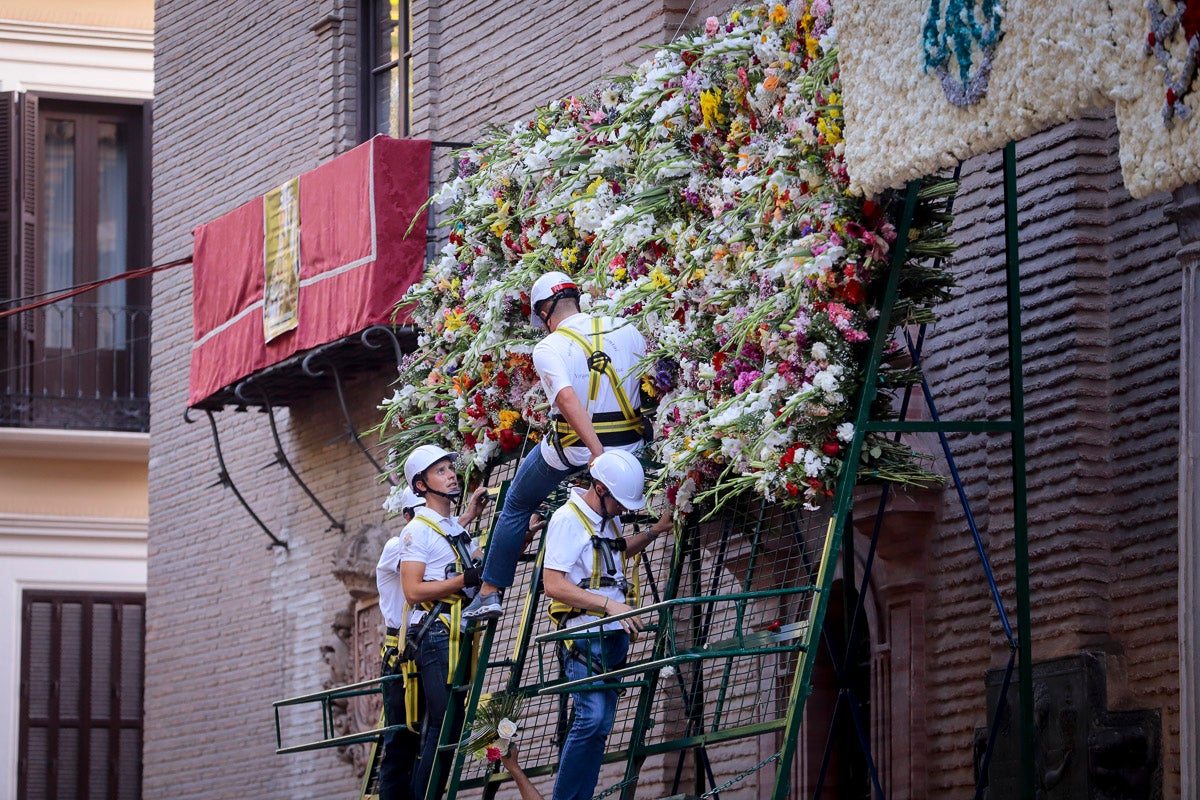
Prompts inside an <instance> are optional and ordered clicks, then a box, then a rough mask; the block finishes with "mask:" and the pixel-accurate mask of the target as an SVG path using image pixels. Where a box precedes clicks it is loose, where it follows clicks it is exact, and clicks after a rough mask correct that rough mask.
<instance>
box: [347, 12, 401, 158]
mask: <svg viewBox="0 0 1200 800" xmlns="http://www.w3.org/2000/svg"><path fill="white" fill-rule="evenodd" d="M397 1H398V5H399V16H400V19H399V20H398V21H397V22H396V27H397V28H399V31H400V48H399V50H400V52H399V56H398V57H397V58H393V59H389V60H387V61H386V62H384V63H379V62H380V53H379V48H378V44H379V41H380V39H381V38H382V37H381V36H380V31H379V28H378V27H377V24H378V19H379V17H378V15H377V14H376V11H377V10H378V9H379V6H380V5H381V4H384V3H388V4H389V5H390V0H360V3H359V19H360V21H361V24H360V26H359V28H360V37H359V43H360V48H359V53H360V59H359V82H358V87H359V97H360V98H361V103H360V104H359V108H360V113H359V137H358V138H359V141H362V142H365V141H368V140H369V139H371V137H373V136H375V135H377V134H379V133H387V135H389V136H395V137H397V138H406V137H408V136H409V135H410V133H411V130H412V129H411V122H412V119H411V118H412V92H411V79H412V57H413V48H412V38H413V37H412V32H413V31H412V5H411V0H397ZM393 71H395V72H397V73H398V74H399V86H400V94H399V97H398V98H397V104H398V117H399V125H398V130H395V131H392V130H387V131H381V130H380V123H381V120H380V119H379V109H378V107H377V105H376V101H375V98H376V89H377V88H378V85H379V82H380V81H381V80H385V79H386V78H385V76H388V75H390V74H391V73H392V72H393Z"/></svg>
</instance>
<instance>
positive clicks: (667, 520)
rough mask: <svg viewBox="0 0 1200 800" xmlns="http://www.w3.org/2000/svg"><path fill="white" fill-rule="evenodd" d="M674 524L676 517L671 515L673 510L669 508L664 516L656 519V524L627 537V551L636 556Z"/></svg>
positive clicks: (628, 553)
mask: <svg viewBox="0 0 1200 800" xmlns="http://www.w3.org/2000/svg"><path fill="white" fill-rule="evenodd" d="M673 524H674V519H673V518H672V516H671V512H670V511H669V510H667V511H664V512H663V514H662V516H661V517H659V518H658V519H657V520H655V522H654V524H653V525H651V526H650V527H649V528H647V529H646V530H644V531H642V532H641V533H638V534H636V535H634V536H626V537H625V553H626V554H627V555H631V556H636V555H637V554H638V553H640V552H642V551H643V550H645V549H646V548H647V547H649V546H650V543H651V542H653V541H654V540H655V539H657V538H658V537H659V536H662V535H663V534H664V533H666V532H667V531H669V530H670V529H671V526H672V525H673Z"/></svg>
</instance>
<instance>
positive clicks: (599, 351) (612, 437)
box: [554, 318, 644, 448]
mask: <svg viewBox="0 0 1200 800" xmlns="http://www.w3.org/2000/svg"><path fill="white" fill-rule="evenodd" d="M554 333H561V334H562V335H563V336H565V337H567V338H568V339H570V340H571V341H572V342H574V343H575V344H577V345H579V346H580V347H581V348H582V349H583V352H584V353H586V354H587V362H588V371H589V372H590V373H591V377H590V378H589V380H588V404H589V408H590V404H591V403H594V402H595V401H596V396H597V395H598V394H599V392H600V375H601V374H603V375H605V376H607V377H608V382H609V384H610V385H611V386H612V390H613V394H614V395H615V396H616V398H617V405H619V406H620V407H621V410H620V411H614V412H602V413H598V414H592V428H594V429H595V431H596V436H597V437H599V439H600V443H601V444H603V445H605V446H606V447H607V446H611V445H622V444H633V443H634V442H636V441H638V440H639V439H641V438H642V431H643V430H644V425H643V422H642V411H641V409H640V408H637V407H635V406H634V405H633V404H632V403H631V402H629V395H627V394H626V393H625V387H624V386H622V385H621V379H620V377H619V376H618V375H617V371H616V369H615V368H614V367H613V365H612V359H611V358H610V357H609V356H608V354H607V353H605V352H604V333H603V331H602V330H601V328H600V320H599V319H597V318H593V319H592V341H591V342H590V343H589V342H588V340H587V339H585V338H583V336H582V335H580V334H579V333H577V332H576V331H573V330H570V329H568V328H566V327H563V326H559V327H558V328H557V329H556V330H555V331H554ZM554 435H555V442H556V446H557V447H559V448H563V447H572V446H574V445H576V444H578V443H579V434H578V433H576V432H575V430H574V429H573V428H572V427H571V424H570V423H569V422H567V421H566V419H564V418H563V417H562V415H560V414H556V415H555V417H554Z"/></svg>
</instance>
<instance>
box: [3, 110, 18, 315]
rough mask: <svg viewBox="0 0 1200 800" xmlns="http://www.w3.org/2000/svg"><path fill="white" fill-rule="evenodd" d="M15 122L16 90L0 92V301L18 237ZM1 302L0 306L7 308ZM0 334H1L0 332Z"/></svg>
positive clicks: (8, 287) (7, 292)
mask: <svg viewBox="0 0 1200 800" xmlns="http://www.w3.org/2000/svg"><path fill="white" fill-rule="evenodd" d="M18 130H19V125H18V122H17V94H16V92H0V303H3V301H5V300H8V299H10V298H12V297H15V296H16V295H15V293H14V292H13V288H14V287H13V274H14V273H15V272H16V261H15V259H16V254H17V250H18V248H17V247H16V241H17V237H18V231H17V225H16V217H15V216H14V209H15V208H16V206H17V185H16V182H15V180H16V179H15V173H16V170H17V142H16V136H17V131H18ZM7 307H8V305H7V304H6V303H5V304H3V305H0V308H7ZM0 335H3V334H2V333H0Z"/></svg>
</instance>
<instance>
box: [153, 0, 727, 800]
mask: <svg viewBox="0 0 1200 800" xmlns="http://www.w3.org/2000/svg"><path fill="white" fill-rule="evenodd" d="M545 5H546V6H550V7H553V9H557V10H549V11H547V10H545V9H537V13H533V11H532V10H531V8H530V4H520V3H513V2H509V3H500V4H485V5H482V6H481V5H479V4H468V3H464V2H457V3H433V2H416V3H414V4H413V7H414V46H415V52H414V68H415V70H414V71H415V75H414V95H413V105H414V109H415V113H414V124H413V129H414V135H422V136H428V137H430V138H435V139H443V140H445V139H458V140H464V139H465V140H470V139H472V138H474V137H476V136H477V135H479V133H480V131H481V129H482V126H483V125H484V124H486V123H489V122H501V123H506V122H509V121H511V120H513V119H516V118H518V117H520V116H521V115H523V114H525V113H527V112H528V110H529V109H531V108H532V107H533V106H534V105H535V104H536V103H543V102H549V101H551V100H553V99H555V98H557V97H559V96H561V95H563V94H566V93H569V92H571V91H578V90H580V89H582V88H584V87H585V86H587V85H588V84H590V83H592V82H594V81H595V80H597V79H598V78H599V77H600V76H601V75H603V74H605V73H608V72H612V71H615V70H617V69H619V68H620V65H621V64H622V63H623V62H624V61H626V60H634V61H636V60H639V59H640V58H641V56H642V52H641V50H640V49H639V47H638V46H639V45H640V44H641V43H643V42H655V41H663V40H664V39H665V38H668V37H669V35H670V34H673V33H674V31H675V29H676V27H677V26H678V24H679V21H680V19H681V17H682V13H683V10H684V9H685V8H686V4H684V3H683V2H682V0H671V2H666V3H663V4H662V5H661V6H659V7H653V6H652V7H651V8H650V9H649V10H647V8H646V7H645V4H642V3H636V2H632V0H626V2H620V3H614V2H607V3H602V2H593V3H588V4H545ZM698 5H700V4H698ZM710 5H711V4H710ZM697 13H698V9H693V11H692V15H691V17H690V18H689V19H690V20H692V22H690V23H689V25H691V24H695V20H696V19H697V18H698V17H697ZM709 13H711V12H709ZM156 14H157V16H156V39H155V46H156V54H155V55H156V66H157V72H156V90H155V96H156V104H155V136H154V170H155V172H154V181H155V193H154V231H155V234H154V236H155V238H154V258H155V261H156V262H161V261H165V260H168V259H171V258H177V257H180V256H183V255H186V254H188V253H190V251H191V236H190V233H191V230H192V229H193V228H194V227H195V226H196V225H197V224H200V223H202V222H206V221H208V220H211V219H213V218H215V217H217V216H219V215H220V214H222V213H224V212H226V211H228V210H230V209H232V208H233V207H235V206H237V205H239V204H241V203H243V202H245V201H246V200H248V199H250V198H251V197H254V196H256V195H259V194H262V193H263V192H265V191H267V190H269V189H271V188H272V187H274V186H277V185H279V184H280V183H281V182H283V181H284V180H286V179H288V178H291V177H293V176H295V175H297V174H299V173H301V172H304V171H306V170H309V169H312V168H313V167H315V166H317V165H318V164H320V163H322V162H323V161H325V160H327V159H329V158H331V157H332V156H334V155H336V154H338V153H340V152H343V151H345V150H347V149H349V148H350V147H351V146H353V144H355V141H354V137H355V135H356V131H355V124H356V115H357V113H358V108H359V102H360V98H357V97H356V84H355V77H356V76H355V72H354V68H355V67H354V64H355V59H356V58H357V51H356V42H355V32H356V30H357V16H358V4H357V2H354V1H353V0H325V1H324V2H321V3H319V4H314V3H304V2H299V0H271V1H268V2H263V3H258V4H254V5H252V6H245V5H244V4H234V3H224V4H213V3H208V2H199V0H179V1H178V2H170V3H167V2H159V3H158V4H157V9H156ZM699 19H700V20H701V21H702V17H701V18H699ZM668 27H669V28H670V30H669V31H668V30H667V29H668ZM154 307H155V326H154V340H153V355H152V378H151V384H152V385H151V418H152V425H153V429H154V433H155V435H154V437H153V443H152V445H151V478H150V484H151V485H150V504H151V512H150V528H151V535H150V545H149V550H150V567H149V569H150V585H149V588H148V605H149V612H148V615H149V619H148V631H147V672H148V681H147V684H148V685H147V690H146V749H145V764H146V766H145V796H147V797H178V798H188V797H196V798H200V797H204V798H225V797H236V796H242V795H247V794H250V793H253V794H254V795H256V796H259V797H278V798H294V797H326V796H328V797H334V796H342V795H348V794H349V792H350V791H352V788H351V787H352V786H353V785H354V781H355V779H354V775H353V771H352V768H351V767H350V766H349V765H348V764H346V763H344V762H343V761H341V760H339V759H338V757H337V755H336V753H334V752H333V751H329V750H323V751H316V752H313V753H309V754H303V755H292V756H275V755H274V748H275V743H274V740H273V735H272V729H273V716H272V709H271V702H272V701H274V700H277V699H282V698H285V697H289V696H294V695H297V694H302V693H306V692H310V691H314V690H316V689H319V688H321V687H322V686H323V685H325V684H326V683H327V682H328V680H329V674H330V670H329V667H328V665H327V664H326V663H325V661H324V660H323V658H322V646H323V645H327V644H328V643H329V640H330V638H331V637H332V633H331V632H330V629H329V625H330V623H331V622H332V620H333V617H334V615H335V614H336V613H337V612H338V611H340V610H343V609H345V608H346V607H347V605H348V603H349V602H350V597H349V595H348V594H347V592H346V589H345V587H344V586H343V585H342V584H341V583H340V582H339V581H338V580H337V579H335V578H334V577H333V576H332V574H331V572H330V565H331V562H332V561H333V559H334V556H335V553H336V552H337V548H338V545H339V544H340V543H341V541H342V534H340V533H338V532H337V531H329V530H327V525H328V522H327V520H326V519H325V518H324V517H323V516H322V515H321V514H320V513H319V512H318V511H317V510H316V509H315V508H314V507H313V506H312V504H311V503H310V502H309V500H308V498H307V497H306V496H305V495H304V494H303V492H302V491H301V490H300V489H299V488H298V487H297V486H296V485H295V484H294V483H293V482H291V481H290V480H289V479H288V478H287V477H286V475H285V474H284V471H283V469H282V468H280V467H268V468H266V469H262V467H263V466H264V465H265V464H267V463H268V462H269V461H270V460H271V454H272V452H273V450H274V444H273V442H272V441H271V438H270V434H269V430H268V427H267V424H266V420H265V418H263V417H262V416H261V415H259V414H247V415H242V414H237V413H235V412H232V411H228V412H225V413H222V414H219V415H218V424H219V427H220V431H221V440H222V444H223V446H224V453H225V458H226V461H227V464H228V466H229V471H230V473H231V475H232V476H233V479H234V480H235V481H236V483H237V485H238V487H239V488H240V489H241V491H242V492H243V494H244V495H245V496H246V498H247V500H248V501H249V503H250V504H251V506H252V507H253V508H254V509H255V510H256V511H257V512H258V513H259V515H260V516H261V517H262V518H263V520H264V522H265V523H266V524H267V525H268V526H269V527H271V528H272V530H273V531H274V532H275V533H276V535H278V536H280V537H281V538H283V539H285V540H287V541H288V543H289V546H290V549H288V550H287V551H283V550H279V549H268V547H267V545H268V542H269V540H268V538H267V537H266V535H265V534H264V533H262V531H261V530H259V529H258V528H257V526H256V525H255V524H254V523H253V521H252V520H251V519H250V518H249V516H248V515H247V514H246V513H245V512H244V511H243V510H242V509H241V508H240V507H239V506H238V505H237V503H236V501H235V500H234V498H233V496H232V494H231V493H230V492H229V491H228V490H226V489H223V488H221V487H212V486H210V484H211V483H212V482H213V480H214V479H215V478H216V475H217V469H218V467H217V462H216V458H215V455H214V452H213V447H212V442H211V438H210V434H209V429H208V425H207V421H206V420H205V418H204V416H203V415H202V414H201V415H196V417H195V418H196V419H197V424H192V425H188V424H186V423H185V422H184V419H183V412H184V407H185V403H186V397H187V371H188V363H189V362H188V359H189V348H190V341H191V333H192V328H191V276H190V273H189V272H188V271H187V270H186V269H184V270H182V271H176V272H174V273H165V274H163V275H160V276H158V279H157V280H156V281H155V284H154ZM386 386H387V376H386V372H385V373H381V374H380V375H377V376H374V377H368V378H365V379H363V380H360V381H359V382H358V383H357V384H354V385H353V386H352V387H351V390H350V394H351V397H352V413H353V415H354V417H355V419H356V421H357V422H358V423H359V426H360V427H366V426H367V425H369V424H373V423H374V421H375V419H376V412H375V404H376V403H377V401H378V400H379V399H380V398H382V397H383V396H384V394H385V390H386ZM276 414H277V419H278V425H279V430H280V435H281V438H282V442H283V447H284V449H285V450H286V451H287V453H288V455H289V457H290V458H291V460H292V461H293V463H294V464H295V465H296V467H297V469H298V471H299V472H300V474H301V476H302V477H303V478H304V479H305V480H306V481H307V482H308V483H309V485H310V486H311V488H312V489H313V491H314V493H315V494H316V495H317V497H319V498H320V499H321V501H322V502H323V503H325V504H326V505H327V506H328V507H329V509H330V511H331V513H332V514H333V515H334V516H335V517H337V518H338V519H339V520H341V521H342V522H343V523H344V524H345V525H346V528H347V530H349V531H351V532H354V531H356V530H357V529H358V528H359V527H361V526H363V525H366V524H371V523H380V522H382V520H383V514H382V511H381V509H380V503H381V501H382V498H383V490H382V489H381V488H380V487H379V486H377V485H376V484H375V482H374V481H373V478H372V470H371V468H370V466H369V465H368V464H367V462H366V461H365V459H363V458H362V456H361V455H360V454H359V453H358V452H357V450H356V449H354V448H353V447H352V446H351V445H350V444H349V443H347V442H345V441H341V442H337V443H334V444H329V442H330V441H331V440H333V439H334V438H335V437H337V436H338V434H340V433H341V432H342V422H341V419H340V416H339V412H338V410H337V405H336V402H335V399H334V397H333V395H332V393H329V394H327V395H325V396H323V397H317V398H314V399H313V400H312V401H310V402H308V403H306V404H304V405H300V406H296V407H293V408H291V409H290V410H287V409H281V410H279V411H277V412H276ZM284 720H285V730H284V739H285V742H288V743H298V742H300V741H307V740H310V739H314V738H317V737H318V735H319V732H320V720H319V717H317V716H316V715H315V714H314V715H311V716H310V717H308V718H303V719H302V718H300V717H299V716H298V715H295V714H288V715H286V716H285V718H284Z"/></svg>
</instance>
